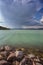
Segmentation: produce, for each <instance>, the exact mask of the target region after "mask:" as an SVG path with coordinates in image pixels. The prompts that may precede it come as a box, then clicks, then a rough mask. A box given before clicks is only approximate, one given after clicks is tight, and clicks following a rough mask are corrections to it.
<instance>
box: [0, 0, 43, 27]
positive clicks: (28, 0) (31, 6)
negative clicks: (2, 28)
mask: <svg viewBox="0 0 43 65" xmlns="http://www.w3.org/2000/svg"><path fill="white" fill-rule="evenodd" d="M0 1H1V12H2V14H3V17H4V18H5V21H6V22H5V23H6V25H8V26H13V27H15V26H16V27H17V26H22V25H24V24H25V23H26V22H29V21H30V19H31V18H32V16H33V15H34V13H35V12H36V10H37V7H36V5H37V3H36V0H24V1H23V0H22V1H23V2H22V3H21V0H18V1H17V0H0ZM37 2H39V0H37ZM40 2H42V0H40ZM40 5H41V4H40ZM38 8H40V7H39V5H38Z"/></svg>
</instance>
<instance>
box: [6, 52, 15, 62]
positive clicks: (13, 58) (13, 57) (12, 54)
mask: <svg viewBox="0 0 43 65" xmlns="http://www.w3.org/2000/svg"><path fill="white" fill-rule="evenodd" d="M15 60H16V56H15V53H11V54H10V55H9V56H8V57H7V61H10V62H13V61H15Z"/></svg>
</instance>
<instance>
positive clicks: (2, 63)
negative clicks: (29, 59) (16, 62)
mask: <svg viewBox="0 0 43 65" xmlns="http://www.w3.org/2000/svg"><path fill="white" fill-rule="evenodd" d="M0 65H11V64H10V63H9V62H7V61H5V60H0Z"/></svg>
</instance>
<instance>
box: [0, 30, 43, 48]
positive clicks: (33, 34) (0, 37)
mask: <svg viewBox="0 0 43 65" xmlns="http://www.w3.org/2000/svg"><path fill="white" fill-rule="evenodd" d="M2 44H12V45H15V46H22V47H23V46H24V47H28V46H43V30H0V45H2Z"/></svg>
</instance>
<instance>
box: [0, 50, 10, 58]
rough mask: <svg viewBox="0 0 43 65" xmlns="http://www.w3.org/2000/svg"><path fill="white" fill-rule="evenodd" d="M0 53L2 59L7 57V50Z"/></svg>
mask: <svg viewBox="0 0 43 65" xmlns="http://www.w3.org/2000/svg"><path fill="white" fill-rule="evenodd" d="M0 54H1V55H2V56H3V57H4V59H7V56H8V55H9V52H7V51H2V52H1V53H0Z"/></svg>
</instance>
